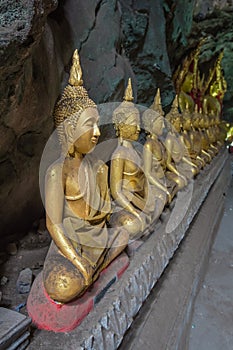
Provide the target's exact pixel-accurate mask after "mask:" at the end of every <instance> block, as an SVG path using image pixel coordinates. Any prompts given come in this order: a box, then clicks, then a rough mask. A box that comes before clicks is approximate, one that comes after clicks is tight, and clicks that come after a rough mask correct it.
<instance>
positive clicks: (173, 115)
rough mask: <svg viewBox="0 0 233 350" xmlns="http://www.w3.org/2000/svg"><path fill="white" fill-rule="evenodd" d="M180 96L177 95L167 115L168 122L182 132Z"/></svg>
mask: <svg viewBox="0 0 233 350" xmlns="http://www.w3.org/2000/svg"><path fill="white" fill-rule="evenodd" d="M178 107H179V106H178V96H177V95H176V96H175V98H174V100H173V102H172V106H171V109H170V111H169V113H168V114H167V115H166V117H165V118H166V120H167V122H169V123H171V124H172V125H173V127H174V128H175V130H176V131H177V132H180V130H181V114H180V112H179V109H178Z"/></svg>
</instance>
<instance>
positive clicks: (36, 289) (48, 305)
mask: <svg viewBox="0 0 233 350" xmlns="http://www.w3.org/2000/svg"><path fill="white" fill-rule="evenodd" d="M128 265H129V258H128V256H127V255H126V253H121V254H120V255H119V256H118V257H117V258H116V259H115V260H114V261H113V262H112V263H111V264H110V265H109V266H108V267H107V268H106V269H104V270H103V271H102V272H101V273H100V276H99V278H98V279H97V280H96V281H95V283H93V285H92V286H90V288H88V290H87V291H86V292H85V294H84V295H83V296H81V297H80V298H78V299H75V300H74V301H72V302H69V303H67V304H59V303H56V302H55V301H54V300H52V299H51V298H50V297H49V295H48V294H47V293H46V291H45V288H44V285H43V279H42V272H41V273H40V274H39V275H38V276H37V278H36V279H35V281H34V283H33V285H32V288H31V291H30V294H29V297H28V300H27V311H28V314H29V315H30V317H31V319H32V322H33V323H34V324H35V325H36V326H37V328H39V329H45V330H48V331H53V332H69V331H71V330H73V329H74V328H76V327H77V326H78V325H79V324H80V323H81V322H82V320H83V319H84V318H85V317H86V316H87V314H88V313H89V312H90V311H91V310H92V309H93V308H94V306H95V305H96V304H97V303H98V302H99V301H100V300H101V299H102V298H103V296H104V295H105V293H106V292H107V290H108V289H109V288H110V287H111V286H112V284H113V283H115V282H116V281H117V280H118V279H119V278H120V277H121V275H122V274H123V272H124V271H125V270H126V269H127V267H128Z"/></svg>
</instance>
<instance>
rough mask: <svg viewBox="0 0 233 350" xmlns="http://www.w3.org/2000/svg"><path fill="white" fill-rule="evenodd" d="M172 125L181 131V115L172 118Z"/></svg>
mask: <svg viewBox="0 0 233 350" xmlns="http://www.w3.org/2000/svg"><path fill="white" fill-rule="evenodd" d="M172 125H173V126H174V128H175V129H176V131H177V132H180V130H181V120H180V117H179V116H176V117H174V118H172Z"/></svg>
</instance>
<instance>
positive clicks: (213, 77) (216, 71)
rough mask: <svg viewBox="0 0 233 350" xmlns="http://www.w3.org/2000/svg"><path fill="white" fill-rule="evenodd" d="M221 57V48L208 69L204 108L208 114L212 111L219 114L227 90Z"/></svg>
mask: <svg viewBox="0 0 233 350" xmlns="http://www.w3.org/2000/svg"><path fill="white" fill-rule="evenodd" d="M222 58H223V50H222V51H221V52H220V53H219V56H218V57H217V59H216V62H215V64H214V67H213V68H212V69H210V72H209V77H208V79H207V81H206V89H205V91H206V95H205V99H206V110H207V112H208V114H210V113H211V111H212V112H213V113H214V114H216V115H217V116H220V115H221V112H222V101H223V98H224V95H225V92H226V90H227V82H226V80H225V77H224V74H223V70H222V67H221V61H222Z"/></svg>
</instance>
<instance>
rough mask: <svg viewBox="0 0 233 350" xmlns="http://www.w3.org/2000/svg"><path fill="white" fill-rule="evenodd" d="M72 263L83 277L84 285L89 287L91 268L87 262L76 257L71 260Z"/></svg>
mask: <svg viewBox="0 0 233 350" xmlns="http://www.w3.org/2000/svg"><path fill="white" fill-rule="evenodd" d="M72 263H73V264H74V266H75V267H77V269H78V270H79V271H80V273H81V274H82V275H83V278H84V283H85V285H86V286H89V285H90V284H91V283H92V275H93V268H92V266H91V265H90V264H89V263H88V261H87V260H86V259H85V258H83V257H81V256H78V255H77V256H75V257H74V258H73V260H72Z"/></svg>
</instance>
